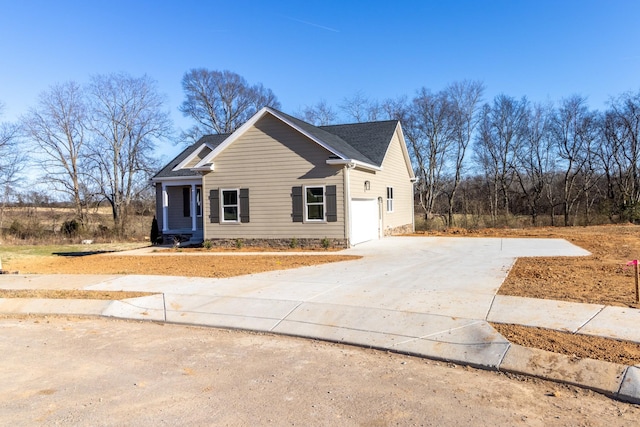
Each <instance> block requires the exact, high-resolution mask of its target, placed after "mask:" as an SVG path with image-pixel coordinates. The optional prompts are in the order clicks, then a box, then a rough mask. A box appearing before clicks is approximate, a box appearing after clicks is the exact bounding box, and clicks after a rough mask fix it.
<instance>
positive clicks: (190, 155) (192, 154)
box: [171, 142, 211, 172]
mask: <svg viewBox="0 0 640 427" xmlns="http://www.w3.org/2000/svg"><path fill="white" fill-rule="evenodd" d="M204 148H209V149H211V146H209V144H207V143H206V142H205V143H203V144H202V145H200V147H198V148H196V149H195V150H193V153H191V154H189V155H188V156H187V157H185V159H184V160H183V161H181V162H180V163H178V164H177V165H176V167H174V168H173V169H171V170H172V171H173V172H175V171H178V170H181V169H184V167H185V166H186V165H188V164H189V162H190V161H191V160H193V159H194V157H196V156H197V155H198V154H199V153H200V152H201V151H202V149H204Z"/></svg>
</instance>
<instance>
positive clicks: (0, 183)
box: [0, 103, 26, 228]
mask: <svg viewBox="0 0 640 427" xmlns="http://www.w3.org/2000/svg"><path fill="white" fill-rule="evenodd" d="M3 109H4V105H3V104H2V103H0V116H1V115H2V110H3ZM19 138H20V127H19V126H18V125H17V124H15V123H8V122H3V123H0V195H1V197H2V200H1V201H0V228H1V227H2V223H3V220H4V209H5V207H6V205H7V202H8V198H9V195H10V194H11V193H12V192H15V188H14V186H15V184H16V181H17V179H18V174H19V173H20V172H21V171H22V170H23V168H24V165H25V162H26V156H25V154H24V153H23V152H22V151H21V150H20V147H19V145H18V142H19Z"/></svg>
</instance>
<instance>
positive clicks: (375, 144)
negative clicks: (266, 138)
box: [196, 107, 398, 169]
mask: <svg viewBox="0 0 640 427" xmlns="http://www.w3.org/2000/svg"><path fill="white" fill-rule="evenodd" d="M265 114H271V115H273V116H274V117H276V118H278V119H280V120H282V121H283V122H284V123H286V124H287V125H289V126H291V127H292V128H294V129H296V130H298V131H299V132H300V133H302V134H303V135H305V136H307V137H308V138H310V139H311V140H312V141H314V142H316V143H317V144H319V145H321V146H322V147H324V148H325V149H327V150H328V151H329V152H331V153H332V154H333V155H334V156H336V157H337V158H338V159H340V160H344V161H356V162H359V163H361V164H362V165H364V166H369V167H372V168H374V169H379V168H380V166H381V165H382V160H383V159H384V153H386V150H387V148H388V146H389V143H390V142H391V138H392V136H393V131H394V130H395V127H396V125H397V123H398V122H397V121H394V120H391V121H387V122H370V123H356V124H352V125H335V126H320V127H318V126H313V125H312V124H309V123H307V122H305V121H303V120H300V119H297V118H295V117H292V116H290V115H288V114H285V113H283V112H281V111H278V110H274V109H272V108H269V107H265V108H263V109H261V110H260V111H259V112H257V113H256V114H255V115H254V116H253V117H251V119H249V120H248V121H247V122H246V123H244V124H243V125H242V126H240V127H239V128H238V129H237V130H236V131H235V132H233V133H232V134H231V135H230V136H229V137H228V138H227V139H225V140H224V141H223V142H222V143H221V144H219V145H218V146H217V147H216V148H215V149H214V150H213V151H212V152H211V153H210V154H209V155H207V156H205V158H204V159H202V160H201V161H200V162H199V163H198V164H197V165H196V167H201V166H203V165H205V164H207V163H211V162H212V161H213V159H214V158H215V157H216V156H217V155H218V154H220V153H221V152H222V151H223V150H224V149H225V148H227V147H228V146H229V145H230V144H232V143H233V142H234V141H235V140H237V139H238V138H240V136H241V135H243V134H244V133H245V132H246V131H247V130H248V129H250V128H251V127H252V126H254V125H255V124H256V122H257V121H258V120H260V119H261V118H262V117H264V116H265ZM381 131H384V132H382V133H381ZM343 137H345V138H347V139H348V141H347V140H345V139H344V138H343ZM362 150H365V151H367V153H363V151H362ZM369 153H371V154H369Z"/></svg>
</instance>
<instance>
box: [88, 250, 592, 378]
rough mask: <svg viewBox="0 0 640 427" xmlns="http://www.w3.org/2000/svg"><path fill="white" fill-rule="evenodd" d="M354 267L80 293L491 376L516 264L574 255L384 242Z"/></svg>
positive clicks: (185, 318) (139, 280)
mask: <svg viewBox="0 0 640 427" xmlns="http://www.w3.org/2000/svg"><path fill="white" fill-rule="evenodd" d="M344 253H346V254H353V255H362V256H363V258H362V259H361V260H357V261H347V262H341V263H333V264H324V265H317V266H311V267H304V268H299V269H295V270H283V271H275V272H267V273H260V274H254V275H248V276H240V277H233V278H226V279H201V278H175V277H149V276H122V277H110V278H109V279H108V280H105V281H103V282H100V283H96V284H93V285H91V286H88V287H87V289H109V290H120V289H123V290H146V291H156V292H161V293H162V294H159V295H154V296H150V297H144V298H136V299H135V300H127V301H119V302H115V303H113V304H111V305H110V306H109V307H108V309H106V310H105V312H104V313H103V314H106V315H110V316H116V317H125V318H139V319H156V320H162V321H168V322H175V323H189V324H199V325H209V326H218V327H227V328H240V329H251V330H258V331H268V332H274V333H281V334H288V335H297V336H305V337H310V338H318V339H325V340H331V341H337V342H345V343H351V344H358V345H364V346H367V347H376V348H386V349H392V350H396V351H402V352H406V353H411V354H427V355H430V357H437V358H442V359H446V360H456V361H462V362H464V363H468V364H471V365H478V366H489V367H493V368H495V367H497V366H498V364H499V363H500V361H501V360H502V359H503V357H504V355H505V352H506V350H507V348H508V346H509V343H508V341H507V340H505V339H504V338H503V337H502V336H500V335H499V334H497V333H496V332H495V331H494V330H493V328H491V327H490V326H489V324H488V323H487V322H486V321H485V320H486V318H487V314H488V313H489V310H490V309H491V305H492V303H493V301H494V297H495V293H496V291H497V290H498V288H499V287H500V284H501V283H502V281H503V280H504V278H505V277H506V275H507V273H508V271H509V269H510V268H511V266H512V265H513V263H514V261H515V259H516V257H519V256H542V255H545V256H563V255H566V256H579V255H587V254H588V252H586V251H584V250H582V249H580V248H578V247H576V246H574V245H572V244H570V243H568V242H566V241H565V240H559V239H555V240H554V239H500V238H455V239H452V238H438V237H433V238H424V237H391V238H386V239H383V240H379V241H372V242H368V243H365V244H362V245H359V246H357V247H355V248H352V249H348V250H346V251H344Z"/></svg>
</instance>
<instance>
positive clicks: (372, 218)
mask: <svg viewBox="0 0 640 427" xmlns="http://www.w3.org/2000/svg"><path fill="white" fill-rule="evenodd" d="M378 226H379V219H378V201H377V200H375V199H373V200H357V199H352V200H351V244H352V245H357V244H358V243H362V242H366V241H367V240H373V239H377V238H378Z"/></svg>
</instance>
